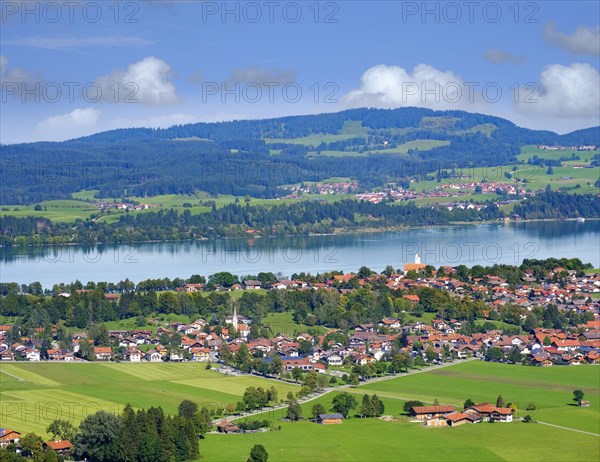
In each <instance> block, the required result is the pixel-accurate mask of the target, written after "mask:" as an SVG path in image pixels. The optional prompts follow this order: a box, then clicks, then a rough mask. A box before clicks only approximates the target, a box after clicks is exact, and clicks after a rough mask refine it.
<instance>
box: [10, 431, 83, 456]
mask: <svg viewBox="0 0 600 462" xmlns="http://www.w3.org/2000/svg"><path fill="white" fill-rule="evenodd" d="M20 441H21V433H19V432H17V431H15V430H11V429H9V428H0V448H5V447H7V446H9V445H14V446H15V447H16V448H17V450H18V451H19V442H20ZM43 447H44V449H46V448H50V449H52V450H53V451H54V452H55V453H56V455H58V456H69V455H71V453H72V451H73V443H71V442H70V441H68V440H57V441H46V442H45V443H44V445H43Z"/></svg>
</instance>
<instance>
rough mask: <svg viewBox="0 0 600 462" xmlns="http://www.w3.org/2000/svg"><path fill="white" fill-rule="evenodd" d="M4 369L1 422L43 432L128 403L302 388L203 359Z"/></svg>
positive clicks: (214, 401) (218, 402) (212, 404)
mask: <svg viewBox="0 0 600 462" xmlns="http://www.w3.org/2000/svg"><path fill="white" fill-rule="evenodd" d="M0 371H2V372H0V426H2V427H8V428H12V429H15V430H17V431H21V432H29V431H33V432H35V433H37V434H38V435H43V436H44V435H46V427H47V426H48V424H49V423H50V422H51V421H52V420H54V419H58V418H63V419H67V420H70V421H72V422H74V423H79V422H80V421H81V420H82V419H83V418H84V417H85V416H86V415H88V414H90V413H93V412H96V411H97V410H100V409H102V410H106V411H109V412H115V413H120V412H121V411H122V410H123V408H124V407H125V405H126V404H128V403H130V404H132V405H133V406H134V407H140V408H148V407H151V406H162V408H163V409H164V410H165V412H167V413H170V414H174V413H176V412H177V406H178V405H179V403H180V402H181V401H182V400H184V399H190V400H192V401H195V402H197V403H198V404H199V405H206V406H208V407H209V408H213V409H214V408H216V407H218V406H221V407H225V406H226V405H227V403H234V404H235V403H237V402H238V401H240V399H241V397H242V395H243V393H244V390H245V389H246V387H249V386H255V387H258V386H262V387H265V388H269V387H271V386H275V388H276V389H277V390H278V393H279V396H280V397H281V398H284V397H285V396H286V395H287V393H288V392H289V391H294V392H296V391H297V390H298V389H299V387H298V386H296V385H293V384H287V383H283V382H275V381H270V380H266V379H261V378H259V377H253V376H240V377H229V376H225V375H223V374H221V373H219V372H215V371H212V370H207V369H206V365H205V364H204V363H141V364H130V363H129V364H128V363H110V362H109V363H99V362H96V363H78V364H68V363H47V362H46V363H39V364H30V363H11V364H1V365H0ZM3 372H7V373H9V374H12V375H7V374H5V373H3ZM15 377H19V378H21V379H23V380H20V381H19V380H17V379H16V378H15Z"/></svg>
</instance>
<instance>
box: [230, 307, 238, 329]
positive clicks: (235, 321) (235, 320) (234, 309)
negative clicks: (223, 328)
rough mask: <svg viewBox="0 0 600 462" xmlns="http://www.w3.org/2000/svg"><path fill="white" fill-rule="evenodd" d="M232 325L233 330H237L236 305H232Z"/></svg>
mask: <svg viewBox="0 0 600 462" xmlns="http://www.w3.org/2000/svg"><path fill="white" fill-rule="evenodd" d="M231 322H232V324H233V327H234V328H235V330H236V331H237V330H238V316H237V306H236V305H235V304H234V305H233V319H232V320H231Z"/></svg>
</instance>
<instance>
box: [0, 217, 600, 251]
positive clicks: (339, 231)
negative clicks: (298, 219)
mask: <svg viewBox="0 0 600 462" xmlns="http://www.w3.org/2000/svg"><path fill="white" fill-rule="evenodd" d="M585 220H586V221H600V217H598V218H596V217H592V218H586V219H585ZM573 221H577V218H539V219H531V220H527V219H522V220H504V219H502V220H500V219H499V220H482V221H475V222H473V221H464V222H459V221H456V222H450V223H447V224H441V225H414V226H405V225H399V226H385V227H381V228H373V227H364V228H363V227H361V228H354V229H350V228H338V229H336V230H334V231H333V233H309V234H286V235H282V236H276V235H269V236H261V235H252V236H245V237H243V236H221V237H215V238H208V237H198V238H195V239H182V240H168V239H167V240H160V239H152V240H144V241H127V242H94V243H91V244H86V243H83V242H67V243H43V244H25V245H21V244H9V245H0V252H1V251H2V250H4V249H12V248H32V249H34V248H35V249H37V248H52V247H96V246H115V245H137V244H160V243H163V244H169V243H185V242H190V243H191V242H216V241H230V240H252V239H277V238H284V239H287V238H300V237H326V236H344V235H349V236H351V235H357V234H371V233H379V232H381V233H386V232H397V231H410V230H419V229H440V228H451V227H459V226H478V225H490V224H507V223H552V222H557V223H563V222H573Z"/></svg>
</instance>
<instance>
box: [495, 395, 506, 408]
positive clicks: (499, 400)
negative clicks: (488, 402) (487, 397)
mask: <svg viewBox="0 0 600 462" xmlns="http://www.w3.org/2000/svg"><path fill="white" fill-rule="evenodd" d="M496 407H504V398H503V397H502V395H498V398H496Z"/></svg>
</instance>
